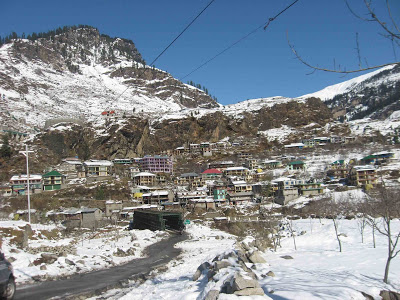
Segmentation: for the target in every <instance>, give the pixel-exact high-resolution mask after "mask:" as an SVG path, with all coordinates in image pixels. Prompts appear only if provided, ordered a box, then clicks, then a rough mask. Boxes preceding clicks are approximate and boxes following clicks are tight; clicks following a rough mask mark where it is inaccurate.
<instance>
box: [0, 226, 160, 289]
mask: <svg viewBox="0 0 400 300" xmlns="http://www.w3.org/2000/svg"><path fill="white" fill-rule="evenodd" d="M27 224H28V223H27V222H24V221H0V233H1V237H2V242H3V243H2V252H4V254H5V256H6V258H8V259H10V260H11V261H12V265H13V267H14V275H15V277H16V281H17V283H19V284H20V283H25V282H32V281H33V280H40V279H42V278H43V279H45V278H49V277H60V276H67V275H71V274H76V273H84V272H90V271H93V270H98V269H104V268H108V267H111V266H114V265H118V264H122V263H125V262H128V261H130V260H132V259H135V258H139V257H143V250H144V248H145V247H147V246H149V245H151V244H153V243H155V242H157V241H159V240H161V239H162V238H163V237H166V236H167V234H166V233H164V232H159V231H156V232H153V231H150V230H132V231H126V230H124V228H123V227H117V228H115V227H108V228H104V229H98V230H97V231H95V232H92V231H76V232H75V234H74V235H73V236H68V237H64V236H62V235H61V233H60V232H61V231H63V230H64V228H63V227H62V226H57V225H41V224H31V227H32V231H33V236H32V237H31V238H30V239H29V242H28V245H29V248H30V250H29V249H24V250H23V249H21V247H20V246H17V245H16V240H15V238H14V237H15V235H16V234H17V235H20V236H21V235H22V231H23V230H24V227H25V226H26V225H27ZM43 247H47V249H49V250H50V251H46V252H48V253H52V252H54V251H57V249H58V251H60V249H61V248H62V247H68V249H65V251H66V253H65V254H64V255H60V256H58V257H57V258H56V260H55V261H54V262H53V263H48V264H46V263H39V259H40V258H41V253H42V252H43V251H40V250H42V249H43ZM39 249H40V250H39ZM69 249H72V251H69ZM35 250H36V251H35ZM51 250H54V251H51ZM63 251H64V250H61V252H63ZM37 252H38V253H37ZM117 253H118V254H117ZM116 254H117V255H116ZM71 262H72V263H71Z"/></svg>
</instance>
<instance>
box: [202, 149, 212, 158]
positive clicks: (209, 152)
mask: <svg viewBox="0 0 400 300" xmlns="http://www.w3.org/2000/svg"><path fill="white" fill-rule="evenodd" d="M201 154H202V155H203V156H204V157H210V156H212V155H213V150H212V149H211V148H210V147H208V148H201Z"/></svg>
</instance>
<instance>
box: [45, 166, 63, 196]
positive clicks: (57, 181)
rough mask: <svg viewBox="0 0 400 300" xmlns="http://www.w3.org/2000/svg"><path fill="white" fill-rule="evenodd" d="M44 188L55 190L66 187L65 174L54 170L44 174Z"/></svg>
mask: <svg viewBox="0 0 400 300" xmlns="http://www.w3.org/2000/svg"><path fill="white" fill-rule="evenodd" d="M42 178H43V190H44V191H55V190H61V189H62V188H64V187H65V175H63V174H61V173H60V172H58V171H56V170H53V171H51V172H48V173H46V174H44V175H43V177H42Z"/></svg>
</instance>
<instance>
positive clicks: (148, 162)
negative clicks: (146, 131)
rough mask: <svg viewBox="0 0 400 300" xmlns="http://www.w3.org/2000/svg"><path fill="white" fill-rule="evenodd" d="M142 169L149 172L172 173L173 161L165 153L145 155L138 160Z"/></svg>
mask: <svg viewBox="0 0 400 300" xmlns="http://www.w3.org/2000/svg"><path fill="white" fill-rule="evenodd" d="M139 165H140V169H141V170H142V171H146V172H151V173H167V174H171V173H173V162H172V159H171V157H169V156H167V155H154V156H150V155H146V156H144V157H143V158H142V159H140V162H139Z"/></svg>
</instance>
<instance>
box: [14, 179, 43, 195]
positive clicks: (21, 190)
mask: <svg viewBox="0 0 400 300" xmlns="http://www.w3.org/2000/svg"><path fill="white" fill-rule="evenodd" d="M10 185H11V189H12V193H13V195H26V194H27V190H28V176H27V175H26V174H23V175H14V176H12V177H11V179H10ZM29 189H30V193H32V194H38V193H41V192H42V189H43V185H42V175H34V174H30V175H29Z"/></svg>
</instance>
